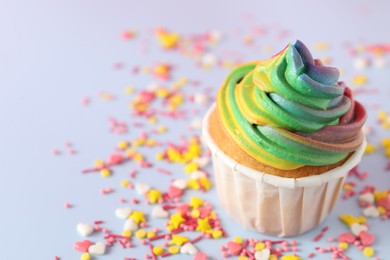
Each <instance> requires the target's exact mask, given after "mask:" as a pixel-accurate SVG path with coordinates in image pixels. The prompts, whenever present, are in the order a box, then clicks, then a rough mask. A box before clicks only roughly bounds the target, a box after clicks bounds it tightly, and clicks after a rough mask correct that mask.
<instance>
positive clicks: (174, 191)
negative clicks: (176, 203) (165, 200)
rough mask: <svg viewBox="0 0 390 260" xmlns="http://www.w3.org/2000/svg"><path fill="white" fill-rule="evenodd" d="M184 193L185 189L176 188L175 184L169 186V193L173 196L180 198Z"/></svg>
mask: <svg viewBox="0 0 390 260" xmlns="http://www.w3.org/2000/svg"><path fill="white" fill-rule="evenodd" d="M183 193H184V190H182V189H179V188H176V187H175V186H173V185H171V186H169V187H168V195H169V197H171V198H178V197H180V196H181V195H182V194H183Z"/></svg>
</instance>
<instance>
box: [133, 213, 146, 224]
mask: <svg viewBox="0 0 390 260" xmlns="http://www.w3.org/2000/svg"><path fill="white" fill-rule="evenodd" d="M130 218H131V219H133V220H134V222H135V223H136V224H139V223H141V222H146V220H145V216H144V213H143V212H142V211H133V212H132V213H131V215H130Z"/></svg>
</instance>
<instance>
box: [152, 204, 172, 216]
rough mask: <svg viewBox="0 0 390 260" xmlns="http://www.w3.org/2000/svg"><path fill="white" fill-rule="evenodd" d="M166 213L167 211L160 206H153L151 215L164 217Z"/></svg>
mask: <svg viewBox="0 0 390 260" xmlns="http://www.w3.org/2000/svg"><path fill="white" fill-rule="evenodd" d="M168 215H169V213H168V211H166V210H164V209H163V208H162V207H161V206H155V207H154V208H153V210H152V217H154V218H166V217H168Z"/></svg>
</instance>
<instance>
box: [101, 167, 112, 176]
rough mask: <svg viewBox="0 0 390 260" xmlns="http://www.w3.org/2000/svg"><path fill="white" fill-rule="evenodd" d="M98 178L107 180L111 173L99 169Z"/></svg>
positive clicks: (107, 170)
mask: <svg viewBox="0 0 390 260" xmlns="http://www.w3.org/2000/svg"><path fill="white" fill-rule="evenodd" d="M100 176H102V177H104V178H107V177H110V176H111V171H110V170H109V169H101V170H100Z"/></svg>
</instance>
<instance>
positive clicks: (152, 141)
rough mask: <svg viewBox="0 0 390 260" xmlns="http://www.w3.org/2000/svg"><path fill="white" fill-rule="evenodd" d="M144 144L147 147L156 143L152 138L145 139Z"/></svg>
mask: <svg viewBox="0 0 390 260" xmlns="http://www.w3.org/2000/svg"><path fill="white" fill-rule="evenodd" d="M145 144H146V146H147V147H154V146H155V145H156V141H154V140H153V139H148V140H146V142H145Z"/></svg>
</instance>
